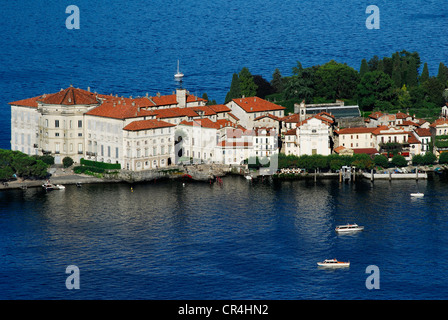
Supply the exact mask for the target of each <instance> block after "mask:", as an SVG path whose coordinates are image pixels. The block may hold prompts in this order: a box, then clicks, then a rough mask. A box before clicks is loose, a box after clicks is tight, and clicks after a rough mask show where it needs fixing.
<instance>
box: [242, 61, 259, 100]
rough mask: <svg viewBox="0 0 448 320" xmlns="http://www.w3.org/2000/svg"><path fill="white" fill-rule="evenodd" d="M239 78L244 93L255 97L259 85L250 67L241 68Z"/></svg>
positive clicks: (246, 95)
mask: <svg viewBox="0 0 448 320" xmlns="http://www.w3.org/2000/svg"><path fill="white" fill-rule="evenodd" d="M238 78H239V80H240V90H241V94H242V95H244V96H245V97H253V96H255V95H256V94H257V85H256V84H255V82H254V77H253V76H252V74H251V73H250V71H249V69H248V68H246V67H244V68H243V69H241V71H240V73H239V74H238Z"/></svg>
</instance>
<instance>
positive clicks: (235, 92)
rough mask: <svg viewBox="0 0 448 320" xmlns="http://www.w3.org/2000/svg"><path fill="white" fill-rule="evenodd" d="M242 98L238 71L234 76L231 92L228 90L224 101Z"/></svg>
mask: <svg viewBox="0 0 448 320" xmlns="http://www.w3.org/2000/svg"><path fill="white" fill-rule="evenodd" d="M236 98H241V87H240V79H239V77H238V74H237V73H234V74H233V76H232V83H231V84H230V89H229V92H227V95H226V98H225V101H224V103H227V102H229V101H231V100H233V99H236Z"/></svg>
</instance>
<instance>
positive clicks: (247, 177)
mask: <svg viewBox="0 0 448 320" xmlns="http://www.w3.org/2000/svg"><path fill="white" fill-rule="evenodd" d="M244 177H245V178H246V179H247V180H252V176H251V175H246V176H244Z"/></svg>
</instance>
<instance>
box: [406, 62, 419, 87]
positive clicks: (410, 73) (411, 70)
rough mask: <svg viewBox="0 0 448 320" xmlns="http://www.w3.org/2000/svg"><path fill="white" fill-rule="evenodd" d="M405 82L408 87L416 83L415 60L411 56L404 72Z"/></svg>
mask: <svg viewBox="0 0 448 320" xmlns="http://www.w3.org/2000/svg"><path fill="white" fill-rule="evenodd" d="M406 84H407V86H408V87H415V86H417V85H418V70H417V62H416V61H415V59H414V58H412V57H411V58H410V59H409V65H408V69H407V72H406Z"/></svg>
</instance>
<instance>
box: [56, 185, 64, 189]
mask: <svg viewBox="0 0 448 320" xmlns="http://www.w3.org/2000/svg"><path fill="white" fill-rule="evenodd" d="M55 189H58V190H65V186H63V185H62V184H57V185H56V186H55Z"/></svg>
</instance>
